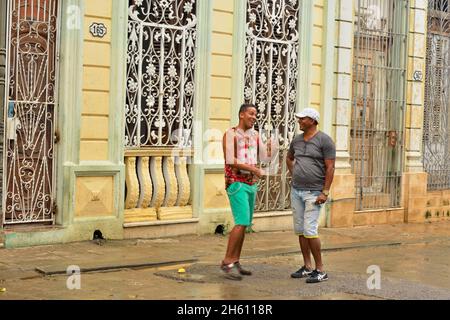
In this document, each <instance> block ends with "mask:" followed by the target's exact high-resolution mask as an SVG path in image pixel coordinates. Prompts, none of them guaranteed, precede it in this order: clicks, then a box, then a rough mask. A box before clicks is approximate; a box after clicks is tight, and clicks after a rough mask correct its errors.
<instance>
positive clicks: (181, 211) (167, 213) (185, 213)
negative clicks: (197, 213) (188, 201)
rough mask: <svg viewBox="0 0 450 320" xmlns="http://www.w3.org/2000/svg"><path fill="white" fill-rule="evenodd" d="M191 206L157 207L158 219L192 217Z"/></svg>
mask: <svg viewBox="0 0 450 320" xmlns="http://www.w3.org/2000/svg"><path fill="white" fill-rule="evenodd" d="M192 213H193V211H192V207H191V206H186V207H161V208H159V209H158V220H185V219H190V218H192Z"/></svg>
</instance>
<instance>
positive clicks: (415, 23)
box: [403, 0, 428, 222]
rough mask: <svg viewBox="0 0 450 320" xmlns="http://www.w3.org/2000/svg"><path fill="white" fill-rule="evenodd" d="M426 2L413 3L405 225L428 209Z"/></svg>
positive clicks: (404, 199)
mask: <svg viewBox="0 0 450 320" xmlns="http://www.w3.org/2000/svg"><path fill="white" fill-rule="evenodd" d="M427 8H428V1H427V0H416V1H413V2H411V8H410V13H409V17H410V21H409V35H408V38H409V50H408V70H407V93H406V121H405V133H406V134H405V151H406V166H405V171H406V172H405V173H404V179H403V205H404V207H405V222H412V221H415V222H421V221H424V220H425V217H424V216H425V211H426V206H427V174H426V173H425V172H424V168H423V163H422V159H421V158H422V156H423V143H422V141H423V120H424V102H425V64H426V43H427V40H426V32H427Z"/></svg>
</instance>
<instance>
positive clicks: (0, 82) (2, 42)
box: [0, 1, 8, 221]
mask: <svg viewBox="0 0 450 320" xmlns="http://www.w3.org/2000/svg"><path fill="white" fill-rule="evenodd" d="M7 13H8V12H7V2H6V1H0V220H1V221H3V203H2V202H3V201H1V200H2V199H3V139H4V132H5V131H4V125H5V123H4V121H5V119H4V117H3V112H4V106H5V93H6V91H5V85H6V21H7V20H8V19H7Z"/></svg>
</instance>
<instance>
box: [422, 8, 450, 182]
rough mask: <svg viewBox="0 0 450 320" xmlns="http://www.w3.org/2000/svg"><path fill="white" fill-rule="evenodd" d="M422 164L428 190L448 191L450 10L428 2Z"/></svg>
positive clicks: (449, 180)
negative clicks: (425, 173) (426, 176)
mask: <svg viewBox="0 0 450 320" xmlns="http://www.w3.org/2000/svg"><path fill="white" fill-rule="evenodd" d="M426 62H427V63H426V75H425V77H426V80H425V106H424V109H425V114H424V126H423V162H424V168H425V171H426V172H427V173H428V189H429V190H444V189H450V126H449V121H450V8H449V3H448V0H430V1H429V2H428V32H427V57H426Z"/></svg>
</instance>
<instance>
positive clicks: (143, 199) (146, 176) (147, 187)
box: [138, 157, 153, 209]
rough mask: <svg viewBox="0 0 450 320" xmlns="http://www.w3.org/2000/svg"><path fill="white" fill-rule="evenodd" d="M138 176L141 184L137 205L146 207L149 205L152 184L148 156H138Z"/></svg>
mask: <svg viewBox="0 0 450 320" xmlns="http://www.w3.org/2000/svg"><path fill="white" fill-rule="evenodd" d="M138 177H139V181H140V184H141V192H140V193H141V194H140V197H139V203H138V207H139V208H143V209H146V208H148V207H149V206H150V202H151V201H152V196H153V185H152V179H151V177H150V158H149V157H140V158H139V161H138Z"/></svg>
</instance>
